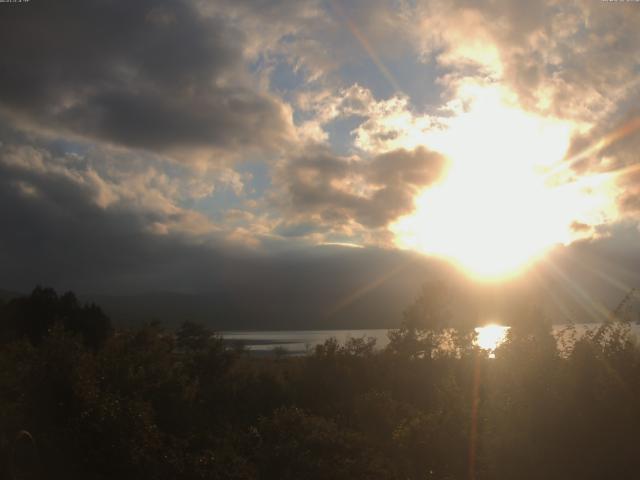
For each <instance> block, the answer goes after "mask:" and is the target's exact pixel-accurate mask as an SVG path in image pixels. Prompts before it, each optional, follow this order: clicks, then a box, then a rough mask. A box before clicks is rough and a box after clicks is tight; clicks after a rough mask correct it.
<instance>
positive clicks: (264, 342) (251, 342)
mask: <svg viewBox="0 0 640 480" xmlns="http://www.w3.org/2000/svg"><path fill="white" fill-rule="evenodd" d="M566 327H567V326H566V325H554V326H553V332H554V333H555V334H558V333H559V332H561V331H562V330H564V329H565V328H566ZM575 327H576V331H577V333H578V334H583V333H585V332H586V331H587V330H589V329H595V328H597V327H598V325H597V324H586V323H585V324H576V325H575ZM476 331H477V333H478V340H479V345H480V346H481V347H482V348H486V349H489V350H490V349H492V348H495V346H496V345H498V344H499V343H500V342H501V341H502V340H503V339H504V336H505V335H506V333H507V331H508V328H507V327H500V326H495V325H489V326H486V327H478V328H477V329H476ZM631 331H632V332H633V333H634V334H635V335H636V336H637V337H639V338H640V325H638V324H635V323H633V324H631ZM388 332H389V329H385V328H381V329H370V330H251V331H227V332H221V335H222V338H223V339H224V340H225V341H228V342H229V343H231V344H233V343H240V344H242V345H244V347H245V348H246V349H248V350H249V351H252V352H255V353H270V352H272V351H273V349H275V348H283V349H285V350H286V351H287V353H288V354H290V355H302V354H304V353H306V352H308V351H313V349H314V348H315V347H316V345H320V344H322V343H324V342H325V341H326V340H328V339H329V338H332V337H334V338H336V339H337V340H338V342H339V343H340V344H341V345H342V344H344V343H345V342H346V341H347V340H348V339H350V338H369V337H373V338H375V339H376V348H378V349H383V348H385V347H386V346H387V345H388V344H389V338H388V336H387V334H388Z"/></svg>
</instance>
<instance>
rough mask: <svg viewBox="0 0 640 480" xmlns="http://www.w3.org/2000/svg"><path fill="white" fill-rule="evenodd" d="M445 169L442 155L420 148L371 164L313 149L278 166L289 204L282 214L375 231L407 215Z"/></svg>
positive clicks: (379, 158)
mask: <svg viewBox="0 0 640 480" xmlns="http://www.w3.org/2000/svg"><path fill="white" fill-rule="evenodd" d="M444 165H445V160H444V158H443V157H442V156H441V155H439V154H437V153H435V152H431V151H429V150H427V149H425V148H423V147H419V148H416V149H415V150H413V151H408V150H402V149H400V150H395V151H391V152H388V153H385V154H381V155H378V156H376V157H374V158H372V159H370V160H363V159H361V158H358V157H350V158H347V157H339V156H336V155H333V154H332V153H331V152H330V151H329V150H327V149H326V148H323V147H314V148H310V149H309V150H308V151H307V152H306V153H305V154H303V155H301V156H298V157H296V158H293V159H291V160H290V161H288V162H287V163H286V164H284V165H283V166H281V170H280V171H279V172H278V174H277V182H278V184H279V185H280V186H281V187H282V189H283V191H284V192H283V194H284V195H286V198H287V200H286V202H287V203H286V205H283V208H285V209H286V211H288V212H290V213H291V214H292V215H294V216H303V217H306V218H311V219H313V220H314V221H317V222H320V223H321V224H325V225H329V226H336V225H349V224H356V225H360V226H363V227H366V228H370V229H377V228H382V227H385V226H386V225H387V224H388V223H389V222H391V221H392V220H394V219H396V218H397V217H399V216H400V215H403V214H406V213H408V212H410V211H411V210H412V208H413V200H414V197H415V195H416V194H417V193H418V191H419V190H420V189H422V188H425V187H426V186H428V185H430V184H431V183H433V182H434V181H436V180H437V179H438V178H439V176H440V175H441V173H442V171H443V168H444Z"/></svg>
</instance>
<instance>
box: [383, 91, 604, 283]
mask: <svg viewBox="0 0 640 480" xmlns="http://www.w3.org/2000/svg"><path fill="white" fill-rule="evenodd" d="M467 97H468V98H469V99H470V100H469V101H468V102H467V107H466V109H461V110H460V111H458V112H455V113H456V114H455V115H452V116H451V117H450V118H447V119H445V120H443V123H444V124H445V127H444V128H443V129H441V130H440V131H437V132H431V133H429V134H427V135H425V139H424V140H425V144H426V145H428V146H429V147H430V148H433V149H434V150H437V151H440V152H442V153H443V154H444V155H445V156H446V157H447V158H448V159H449V162H450V163H449V167H448V171H447V173H446V174H445V176H444V177H443V178H442V180H441V181H440V182H439V183H438V184H436V185H434V186H432V187H430V188H428V189H427V190H425V191H424V192H422V193H421V194H420V195H419V196H418V197H417V198H416V199H415V206H416V208H415V211H414V212H413V213H412V214H411V215H408V216H406V217H402V218H400V219H399V220H398V221H397V222H396V223H394V224H393V225H391V231H392V232H393V233H394V235H395V240H396V244H397V245H398V246H400V247H401V248H409V249H413V250H417V251H420V252H423V253H426V254H431V255H437V256H440V257H444V258H446V259H448V260H450V261H452V262H453V263H455V264H456V265H458V266H460V267H461V268H462V269H464V270H465V271H466V272H468V273H469V274H470V275H472V276H473V277H476V278H478V279H482V280H496V279H504V278H505V277H509V276H512V275H516V274H518V273H519V272H521V271H522V270H524V269H526V267H527V266H529V265H530V264H531V263H532V262H533V261H535V260H536V259H537V258H539V257H540V256H542V255H544V253H545V252H546V251H547V250H548V249H549V248H551V247H552V246H553V245H556V244H558V243H564V244H567V243H570V242H571V241H573V240H575V238H576V236H577V235H579V234H580V232H576V231H574V230H575V228H574V226H575V225H576V224H584V225H589V224H591V223H592V222H593V221H594V218H593V216H594V215H596V214H601V213H602V211H603V210H606V207H605V204H606V203H607V200H608V199H610V196H609V195H607V194H606V192H605V191H603V189H602V188H593V187H594V185H591V184H588V182H587V179H585V180H583V181H580V182H576V181H571V182H564V181H563V182H558V181H557V176H556V177H554V178H551V177H550V176H549V172H550V171H553V170H554V168H556V167H557V165H558V164H559V163H560V162H561V160H562V159H563V158H564V156H565V154H566V151H567V149H568V146H569V142H570V139H571V135H572V132H573V131H574V129H575V128H576V126H575V125H572V124H570V123H568V122H563V121H560V120H557V119H552V118H546V117H542V116H538V115H534V114H531V113H528V112H525V111H523V110H521V109H519V108H517V107H515V106H513V105H511V104H510V103H509V102H508V101H507V100H505V97H504V93H503V92H502V91H501V90H500V89H498V88H482V87H478V88H476V89H472V90H471V91H469V92H467ZM591 183H593V179H592V180H591ZM598 187H601V186H600V185H598ZM594 212H595V213H594ZM582 233H584V232H582Z"/></svg>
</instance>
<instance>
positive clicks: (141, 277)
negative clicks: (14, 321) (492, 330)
mask: <svg viewBox="0 0 640 480" xmlns="http://www.w3.org/2000/svg"><path fill="white" fill-rule="evenodd" d="M0 43H1V44H2V45H3V53H2V55H1V56H0V71H1V72H3V73H2V75H0V225H2V227H1V229H0V264H1V265H2V269H0V270H1V271H0V286H1V287H2V288H6V289H17V290H24V289H29V288H31V287H32V286H33V285H34V284H35V283H45V284H50V285H52V286H55V287H57V288H63V289H66V288H72V289H75V290H77V291H84V292H101V293H108V292H133V291H135V292H142V291H153V290H171V291H192V292H196V291H197V292H203V291H213V290H216V289H217V288H221V286H224V285H228V284H229V283H230V282H231V283H232V282H235V281H236V280H237V279H238V278H240V280H237V283H238V285H242V284H243V282H245V283H246V282H254V283H255V282H256V281H257V280H256V278H263V277H264V276H265V274H264V272H265V271H266V272H269V275H266V276H267V277H270V276H271V277H273V278H276V277H277V278H276V283H277V282H278V281H279V279H281V277H282V276H286V274H283V273H282V272H283V271H286V272H292V271H295V272H296V277H295V278H297V279H298V280H299V281H300V282H303V284H304V278H303V279H299V278H298V277H304V272H305V271H309V276H310V277H313V278H314V283H313V285H314V286H317V285H322V284H324V283H325V282H326V284H327V285H330V284H332V283H333V282H335V278H336V275H342V274H344V271H345V270H346V271H348V270H349V268H348V267H349V266H350V265H352V264H353V265H360V264H361V263H362V260H361V259H362V258H363V255H366V256H367V257H366V258H368V260H367V261H368V262H369V263H370V265H371V268H372V269H374V270H375V269H376V268H377V270H375V272H376V273H375V274H374V275H373V278H374V284H375V279H376V278H385V279H386V278H387V277H389V275H387V273H388V272H389V271H395V270H397V269H396V267H393V266H390V265H392V264H393V265H395V264H397V265H401V264H403V262H406V261H407V258H410V259H412V260H411V261H425V262H427V263H428V262H430V261H431V260H434V261H435V260H437V261H445V263H447V264H450V265H452V267H453V268H455V269H457V270H459V271H460V272H462V273H463V275H465V276H467V277H468V278H470V279H472V280H474V281H478V282H487V281H488V282H496V281H499V282H508V281H518V279H519V278H520V277H521V276H523V275H527V274H529V273H528V272H530V270H531V269H536V268H539V266H540V265H547V266H546V267H544V268H546V269H547V270H546V271H548V272H552V274H553V276H556V277H558V278H564V279H567V278H569V279H571V280H570V281H568V282H567V284H568V285H569V286H568V287H566V288H567V291H568V292H569V293H570V294H571V295H573V296H574V297H576V298H580V297H581V296H584V295H587V296H590V295H595V294H594V293H593V292H594V291H595V290H593V289H590V288H591V286H585V285H583V284H582V283H580V282H583V283H584V282H586V283H589V282H591V283H594V282H595V283H598V282H599V283H598V285H601V286H602V288H605V289H609V290H608V291H609V292H610V291H615V292H617V293H618V294H619V295H622V294H623V293H624V292H625V291H626V290H628V289H629V288H632V287H640V279H638V276H637V275H636V273H635V271H636V270H637V266H638V265H640V249H639V248H638V246H639V245H640V243H639V242H638V240H639V239H640V238H639V236H640V232H639V230H638V225H639V222H638V220H639V214H640V167H638V165H639V162H638V160H639V158H638V151H640V149H639V147H640V133H639V132H640V110H639V109H638V105H639V104H638V99H639V95H638V93H639V83H640V75H639V74H640V48H638V47H640V3H637V2H605V1H599V0H592V1H562V2H559V1H555V0H554V1H540V2H520V1H506V0H495V1H483V0H480V1H457V0H453V1H447V2H444V1H420V0H406V1H405V0H396V1H382V0H366V1H364V0H363V1H357V0H353V1H346V0H344V1H341V0H327V1H319V0H281V1H276V0H273V1H270V0H229V1H225V0H217V1H204V0H157V1H156V0H153V1H152V0H138V1H136V2H118V1H105V0H69V1H65V2H39V1H35V0H34V1H31V2H26V3H15V4H14V3H5V4H0ZM363 251H364V252H365V253H363ZM390 258H391V259H394V260H393V262H396V263H395V264H394V263H393V262H391V263H389V262H390V260H389V259H390ZM416 258H417V259H418V260H416ZM557 258H562V259H565V260H562V261H558V262H556V263H554V262H555V260H554V259H557ZM567 258H568V259H571V258H573V259H574V260H566V259H567ZM587 258H588V259H590V260H589V261H587V260H585V259H587ZM354 259H355V260H354ZM350 262H352V263H350ZM576 262H577V263H578V264H579V266H580V268H582V269H583V270H584V269H589V271H590V272H591V273H590V274H589V275H587V274H586V273H584V272H582V271H581V272H582V273H580V274H578V273H576V272H578V270H576V269H575V268H574V267H571V266H570V265H571V264H575V263H576ZM549 264H552V265H550V266H549ZM563 268H564V269H565V270H563ZM341 272H342V273H341ZM363 272H364V270H363ZM385 272H386V273H385ZM370 275H371V274H370V272H369V271H368V270H367V273H362V274H361V276H362V278H361V279H360V280H357V281H354V285H356V286H357V283H358V282H365V283H364V284H363V285H364V286H365V287H366V285H368V284H369V283H370V281H371V277H370ZM385 275H386V277H385ZM400 275H401V274H400ZM574 277H578V278H574ZM288 278H289V280H287V281H288V282H289V283H288V284H290V282H291V278H290V277H288ZM416 278H417V277H416ZM592 278H593V279H598V281H597V282H596V281H595V280H593V282H592V281H591V280H590V279H592ZM268 281H269V280H267V282H268ZM385 281H386V280H385ZM416 282H418V280H417V279H416ZM285 283H286V282H285ZM294 283H295V282H294ZM595 283H594V284H595ZM314 288H315V287H314ZM416 288H418V287H416ZM585 289H586V290H585ZM584 291H588V292H589V293H586V294H585V293H580V292H584ZM571 292H573V293H571ZM575 292H578V293H575ZM594 301H595V300H594ZM597 301H599V300H597Z"/></svg>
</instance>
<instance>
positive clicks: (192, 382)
mask: <svg viewBox="0 0 640 480" xmlns="http://www.w3.org/2000/svg"><path fill="white" fill-rule="evenodd" d="M446 304H447V301H445V297H444V295H441V291H440V290H438V289H435V290H429V289H426V290H425V293H424V294H423V296H422V297H421V298H420V299H419V300H418V301H417V302H416V304H415V305H414V306H412V307H411V308H410V309H409V310H407V313H406V316H405V323H404V326H403V328H401V329H400V330H397V331H395V332H393V334H392V335H391V337H392V338H391V343H390V345H389V347H388V348H387V349H385V350H384V351H376V350H375V349H374V344H373V343H372V341H369V340H366V339H354V340H351V341H349V342H348V343H347V344H346V345H338V344H337V343H336V342H334V341H328V342H326V343H325V344H324V345H322V346H319V347H318V348H317V349H316V350H315V352H313V353H312V354H310V355H308V356H305V357H285V356H282V355H273V356H271V357H267V358H258V357H253V356H251V355H248V354H247V353H246V352H243V351H242V350H241V349H237V348H236V349H229V348H226V347H225V344H224V343H223V342H222V340H221V339H220V338H219V337H217V336H215V335H212V333H211V332H210V331H208V330H207V329H206V328H205V327H203V326H200V325H196V324H191V323H185V324H183V325H182V327H181V328H180V329H179V330H178V331H177V332H175V331H168V330H165V329H163V328H162V326H161V325H157V324H149V325H147V326H145V327H143V328H138V329H135V330H117V331H114V330H113V329H112V328H111V327H110V324H109V321H108V319H107V318H106V316H105V315H104V314H103V313H102V312H101V310H100V309H99V308H98V307H96V306H81V305H79V304H78V301H77V300H76V299H75V297H74V296H73V295H72V294H65V295H63V296H61V297H59V296H57V295H56V294H55V292H53V291H52V290H48V289H36V290H35V291H34V292H33V293H32V294H31V296H29V297H25V298H21V299H14V300H12V301H10V302H8V303H7V304H5V305H4V306H2V308H1V310H0V313H1V317H0V321H1V323H0V325H1V328H0V333H1V335H2V344H1V346H0V454H1V455H2V457H1V462H0V469H1V473H0V474H1V477H0V478H49V479H52V478H65V479H76V478H77V479H116V478H117V479H134V478H135V479H142V478H148V479H183V478H184V479H206V478H211V479H218V478H219V479H274V480H275V479H278V480H289V479H291V480H294V479H295V480H304V479H308V480H315V479H317V480H327V479H398V480H400V479H403V480H406V479H510V480H511V479H565V480H566V479H636V478H640V349H639V348H638V346H637V345H636V344H635V342H634V341H633V340H632V337H631V336H630V334H629V325H628V324H627V323H626V322H624V321H619V320H616V321H611V322H610V323H607V324H605V325H603V326H602V327H601V328H599V329H598V330H597V331H594V332H592V333H590V334H587V335H584V336H580V337H579V336H577V335H574V336H571V335H570V334H567V335H565V336H564V337H563V338H564V339H565V342H564V343H563V344H562V345H560V346H559V345H558V343H557V342H556V339H555V338H554V337H553V336H552V335H551V333H550V329H549V325H548V324H546V323H545V322H544V319H543V318H540V316H538V315H536V314H535V311H533V312H529V313H523V314H522V316H521V318H519V319H518V321H517V322H513V327H512V329H511V331H510V334H509V338H508V340H507V342H505V343H504V344H503V345H502V346H501V347H500V348H499V349H498V350H497V351H496V352H495V359H491V358H489V355H488V353H487V352H485V351H482V350H479V349H478V348H476V347H474V346H473V344H472V339H473V335H472V334H471V332H472V330H470V329H467V330H465V329H464V328H459V329H458V330H457V331H456V332H455V333H454V334H453V335H451V334H450V332H449V333H447V332H448V331H447V330H446V328H447V327H448V324H447V308H446Z"/></svg>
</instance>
